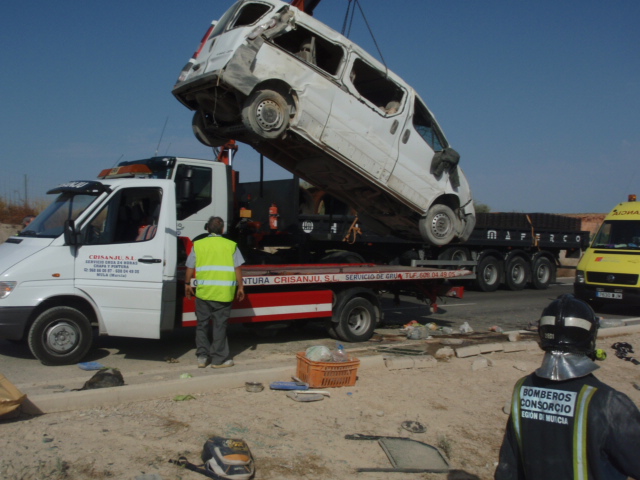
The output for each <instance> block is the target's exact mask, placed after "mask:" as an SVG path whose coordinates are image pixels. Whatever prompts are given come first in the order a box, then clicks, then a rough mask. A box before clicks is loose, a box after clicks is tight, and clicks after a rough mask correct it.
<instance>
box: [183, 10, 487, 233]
mask: <svg viewBox="0 0 640 480" xmlns="http://www.w3.org/2000/svg"><path fill="white" fill-rule="evenodd" d="M173 94H174V95H175V96H176V98H177V99H178V100H179V101H180V102H182V103H183V104H184V105H185V106H187V107H188V108H190V109H191V110H195V114H194V117H193V130H194V133H195V135H196V137H197V138H198V140H199V141H200V142H202V143H204V144H205V145H209V146H212V147H217V146H221V145H223V144H224V143H225V142H226V141H227V140H228V139H235V140H239V141H242V142H244V143H248V144H250V145H252V146H253V147H254V148H255V149H256V150H257V151H258V152H260V153H262V154H264V155H265V156H266V157H268V158H270V159H271V160H273V161H274V162H275V163H277V164H279V165H280V166H282V167H283V168H285V169H287V170H289V171H291V172H293V173H295V174H296V175H298V176H300V177H301V178H303V179H304V180H306V181H308V182H310V183H311V184H313V185H315V186H316V187H318V188H321V189H323V190H325V191H326V192H327V193H329V194H330V195H333V196H334V197H336V198H338V199H340V200H342V201H343V202H345V203H347V204H349V205H350V206H351V207H353V208H354V209H355V210H356V211H357V213H358V217H359V220H360V221H361V222H362V224H363V225H365V226H366V227H368V228H370V229H372V230H374V231H376V232H377V233H381V234H391V235H395V236H400V237H403V238H407V239H413V240H422V241H424V242H426V243H428V244H432V245H445V244H448V243H450V242H456V241H464V240H466V239H467V238H468V237H469V235H470V234H471V231H472V230H473V227H474V224H475V213H474V208H473V201H472V197H471V191H470V188H469V185H468V183H467V180H466V178H465V176H464V173H463V172H462V170H461V169H460V167H459V166H458V161H459V158H460V157H459V155H458V154H457V152H456V151H455V150H453V149H452V148H451V147H449V144H448V142H447V140H446V138H445V136H444V134H443V133H442V130H441V129H440V127H439V126H438V124H437V122H436V120H435V118H434V117H433V115H432V114H431V112H430V111H429V109H428V108H427V106H426V105H425V103H424V102H423V101H422V99H421V98H420V97H419V96H418V95H417V94H416V92H415V91H414V90H413V88H411V87H410V86H409V85H407V84H406V83H405V82H404V81H403V80H402V79H401V78H399V77H398V76H396V75H395V74H393V73H392V72H390V71H389V70H388V69H387V68H386V67H385V66H384V65H382V64H381V63H380V62H378V61H377V60H375V59H374V58H373V57H372V56H371V55H369V54H368V53H367V52H365V51H364V50H363V49H361V48H360V47H358V46H357V45H355V44H354V43H353V42H351V41H350V40H348V39H347V38H345V37H343V36H342V35H340V34H339V33H338V32H336V31H334V30H332V29H331V28H329V27H327V26H326V25H325V24H323V23H322V22H320V21H318V20H316V19H315V18H313V17H311V16H309V15H307V14H305V13H303V12H301V11H300V10H298V9H297V8H295V7H292V6H291V5H289V4H288V3H285V2H281V1H278V0H240V1H238V2H237V3H235V4H234V5H233V6H231V8H230V9H229V10H227V11H226V12H225V13H224V15H223V16H222V17H221V18H220V20H218V21H214V22H213V23H212V25H211V27H210V29H209V31H207V33H206V35H205V36H204V38H203V39H202V42H201V44H200V46H199V48H198V50H197V52H196V53H195V54H194V56H193V58H191V60H189V62H188V63H187V65H186V66H185V67H184V69H183V70H182V72H181V74H180V77H179V79H178V82H177V83H176V85H175V87H174V89H173Z"/></svg>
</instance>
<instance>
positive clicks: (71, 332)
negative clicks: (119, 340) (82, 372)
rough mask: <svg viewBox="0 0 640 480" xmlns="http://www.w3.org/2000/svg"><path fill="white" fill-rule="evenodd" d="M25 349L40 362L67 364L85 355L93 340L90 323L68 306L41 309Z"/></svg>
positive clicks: (45, 363)
mask: <svg viewBox="0 0 640 480" xmlns="http://www.w3.org/2000/svg"><path fill="white" fill-rule="evenodd" d="M28 340H29V348H30V349H31V353H33V355H34V356H35V357H36V358H37V359H38V360H40V361H41V362H42V364H43V365H71V364H74V363H78V362H79V361H80V360H82V358H83V357H84V356H85V355H86V354H87V352H88V351H89V349H90V348H91V343H92V341H93V332H92V329H91V323H90V322H89V319H88V318H87V317H86V315H85V314H84V313H82V312H81V311H80V310H77V309H75V308H71V307H54V308H50V309H49V310H45V311H44V312H42V313H41V314H40V315H39V316H38V318H36V320H35V321H34V322H33V325H31V328H30V329H29V336H28Z"/></svg>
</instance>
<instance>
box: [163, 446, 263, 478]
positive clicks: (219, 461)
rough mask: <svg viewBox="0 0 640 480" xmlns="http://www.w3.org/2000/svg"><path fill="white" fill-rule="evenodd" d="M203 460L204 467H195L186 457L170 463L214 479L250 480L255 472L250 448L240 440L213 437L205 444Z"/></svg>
mask: <svg viewBox="0 0 640 480" xmlns="http://www.w3.org/2000/svg"><path fill="white" fill-rule="evenodd" d="M201 459H202V461H203V462H204V463H203V464H202V465H194V464H193V463H190V462H189V461H188V460H187V458H186V457H179V458H178V460H169V463H173V464H175V465H177V466H179V467H182V468H186V469H187V470H191V471H192V472H197V473H201V474H202V475H204V476H206V477H209V478H214V479H230V480H234V479H235V480H248V479H249V478H251V477H252V476H253V474H254V472H255V467H254V462H253V456H252V455H251V451H250V450H249V446H248V445H247V443H246V442H245V441H244V440H241V439H238V438H223V437H211V438H210V439H208V440H207V441H206V443H205V444H204V447H203V449H202V455H201Z"/></svg>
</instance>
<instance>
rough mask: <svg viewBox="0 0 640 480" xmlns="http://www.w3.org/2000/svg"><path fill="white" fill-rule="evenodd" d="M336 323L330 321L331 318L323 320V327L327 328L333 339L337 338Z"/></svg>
mask: <svg viewBox="0 0 640 480" xmlns="http://www.w3.org/2000/svg"><path fill="white" fill-rule="evenodd" d="M336 325H337V324H336V323H334V322H332V321H331V319H327V320H325V322H324V328H325V329H326V330H327V333H328V334H329V336H330V337H331V338H333V339H334V340H339V339H340V337H338V332H336Z"/></svg>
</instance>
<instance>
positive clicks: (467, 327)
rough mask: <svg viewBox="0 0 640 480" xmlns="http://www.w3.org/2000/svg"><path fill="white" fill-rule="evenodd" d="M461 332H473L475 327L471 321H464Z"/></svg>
mask: <svg viewBox="0 0 640 480" xmlns="http://www.w3.org/2000/svg"><path fill="white" fill-rule="evenodd" d="M460 333H473V328H471V325H469V322H464V323H463V324H462V325H460Z"/></svg>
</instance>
